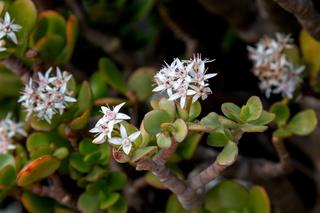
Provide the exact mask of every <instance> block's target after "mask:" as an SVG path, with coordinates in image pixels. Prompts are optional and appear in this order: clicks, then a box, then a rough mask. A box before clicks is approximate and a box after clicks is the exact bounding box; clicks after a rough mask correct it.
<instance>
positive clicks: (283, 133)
mask: <svg viewBox="0 0 320 213" xmlns="http://www.w3.org/2000/svg"><path fill="white" fill-rule="evenodd" d="M273 136H276V137H280V138H288V137H291V136H292V132H291V131H290V130H289V129H288V128H287V126H285V127H284V128H279V129H277V130H276V131H274V132H273Z"/></svg>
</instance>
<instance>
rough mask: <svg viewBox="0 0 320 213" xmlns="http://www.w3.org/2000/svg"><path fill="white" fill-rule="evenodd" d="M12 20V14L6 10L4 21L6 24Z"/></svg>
mask: <svg viewBox="0 0 320 213" xmlns="http://www.w3.org/2000/svg"><path fill="white" fill-rule="evenodd" d="M10 22H11V18H10V14H9V13H8V12H6V13H5V14H4V23H5V24H10Z"/></svg>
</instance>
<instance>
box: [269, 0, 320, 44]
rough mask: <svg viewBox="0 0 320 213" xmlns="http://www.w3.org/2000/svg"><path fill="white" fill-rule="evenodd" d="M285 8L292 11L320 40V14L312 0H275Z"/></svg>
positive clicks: (306, 28)
mask: <svg viewBox="0 0 320 213" xmlns="http://www.w3.org/2000/svg"><path fill="white" fill-rule="evenodd" d="M274 1H275V2H276V3H278V4H279V5H280V6H281V7H282V8H283V9H285V10H286V11H288V12H290V13H292V14H293V15H294V16H295V17H296V18H297V19H298V21H299V22H300V24H301V26H302V27H303V28H304V29H305V30H306V31H308V32H309V33H310V35H312V36H313V37H314V38H315V39H317V40H319V41H320V14H319V13H318V12H317V10H316V9H315V7H314V5H313V2H312V0H274Z"/></svg>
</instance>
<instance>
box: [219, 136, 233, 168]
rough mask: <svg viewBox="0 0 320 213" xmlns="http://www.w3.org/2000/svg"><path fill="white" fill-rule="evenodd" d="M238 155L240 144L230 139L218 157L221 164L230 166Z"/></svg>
mask: <svg viewBox="0 0 320 213" xmlns="http://www.w3.org/2000/svg"><path fill="white" fill-rule="evenodd" d="M237 156H238V146H237V144H236V143H234V142H232V141H229V142H228V143H227V144H226V145H225V146H224V148H223V150H222V151H221V152H220V154H219V155H218V157H217V161H218V163H219V164H220V165H223V166H229V165H231V164H233V163H234V162H235V161H236V159H237Z"/></svg>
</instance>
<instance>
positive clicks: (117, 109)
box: [113, 102, 126, 113]
mask: <svg viewBox="0 0 320 213" xmlns="http://www.w3.org/2000/svg"><path fill="white" fill-rule="evenodd" d="M125 104H126V102H123V103H121V104H118V105H117V106H115V107H114V108H113V112H114V113H118V112H119V111H120V109H121V107H122V106H123V105H125Z"/></svg>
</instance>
